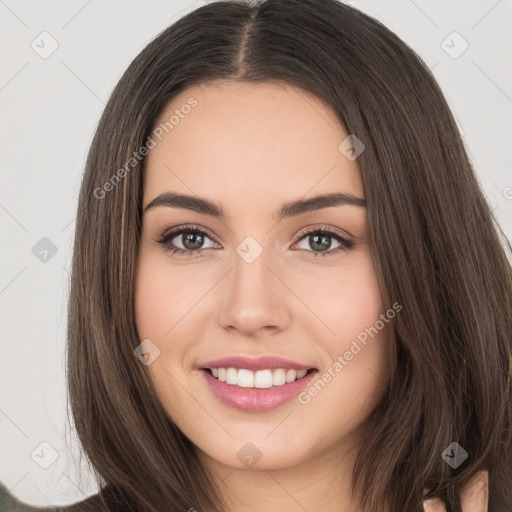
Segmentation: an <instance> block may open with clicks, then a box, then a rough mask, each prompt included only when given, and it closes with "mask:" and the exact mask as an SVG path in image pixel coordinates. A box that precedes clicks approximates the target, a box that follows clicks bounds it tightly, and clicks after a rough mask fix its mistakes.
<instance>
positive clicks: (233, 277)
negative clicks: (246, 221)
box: [217, 251, 292, 337]
mask: <svg viewBox="0 0 512 512" xmlns="http://www.w3.org/2000/svg"><path fill="white" fill-rule="evenodd" d="M269 260H270V258H268V257H267V253H266V251H263V252H262V253H261V254H260V256H259V257H258V258H256V259H255V260H254V261H252V262H248V261H246V260H244V258H243V257H241V256H239V254H235V255H234V257H233V267H232V268H231V271H230V272H229V273H228V274H227V275H226V276H225V278H224V280H223V283H222V286H221V288H220V289H219V291H220V293H219V295H220V297H219V302H218V311H217V321H218V323H219V325H221V326H222V327H223V328H224V329H226V330H228V331H232V332H233V333H234V332H238V333H239V334H240V335H244V336H247V337H255V336H256V337H257V336H264V335H268V334H274V333H277V332H280V331H283V330H285V329H286V328H287V327H288V325H289V323H290V320H291V311H290V306H291V297H290V296H291V295H292V292H291V291H290V289H289V288H288V287H287V286H286V285H285V284H284V282H283V276H280V275H279V274H280V273H282V272H279V269H278V267H277V264H275V263H273V262H272V261H269ZM272 267H275V268H272Z"/></svg>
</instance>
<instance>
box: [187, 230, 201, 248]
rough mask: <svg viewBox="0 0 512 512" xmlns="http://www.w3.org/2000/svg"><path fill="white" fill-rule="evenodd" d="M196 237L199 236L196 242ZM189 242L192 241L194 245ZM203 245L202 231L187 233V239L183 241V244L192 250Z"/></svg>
mask: <svg viewBox="0 0 512 512" xmlns="http://www.w3.org/2000/svg"><path fill="white" fill-rule="evenodd" d="M194 237H197V239H196V242H195V243H194V242H193V240H194ZM189 242H192V245H188V243H189ZM201 245H203V235H202V234H201V233H188V234H185V240H184V241H183V246H184V247H185V248H186V249H188V250H190V251H192V250H194V249H199V248H200V247H201Z"/></svg>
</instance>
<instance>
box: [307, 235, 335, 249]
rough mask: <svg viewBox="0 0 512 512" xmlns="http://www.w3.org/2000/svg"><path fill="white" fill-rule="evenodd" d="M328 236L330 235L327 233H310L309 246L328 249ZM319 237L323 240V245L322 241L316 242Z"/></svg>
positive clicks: (329, 245) (329, 242) (329, 244)
mask: <svg viewBox="0 0 512 512" xmlns="http://www.w3.org/2000/svg"><path fill="white" fill-rule="evenodd" d="M330 238H331V237H330V236H329V235H311V236H310V237H309V243H310V244H311V247H312V248H313V249H318V250H320V251H325V250H327V249H329V247H331V241H330ZM319 239H320V240H322V241H323V245H322V243H319V242H318V240H319Z"/></svg>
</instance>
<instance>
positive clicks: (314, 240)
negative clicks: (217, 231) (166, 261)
mask: <svg viewBox="0 0 512 512" xmlns="http://www.w3.org/2000/svg"><path fill="white" fill-rule="evenodd" d="M212 237H213V235H212V234H211V233H210V232H209V231H208V230H205V229H204V228H200V227H199V226H180V227H177V228H174V229H172V230H170V231H166V232H165V233H164V234H163V235H162V236H161V237H160V238H159V239H158V240H157V242H158V243H159V244H160V245H162V246H163V248H164V250H166V251H168V252H170V253H171V254H178V255H180V256H186V257H190V256H199V255H201V254H202V253H203V251H204V250H205V249H209V248H212V247H215V245H218V244H217V243H216V242H214V241H213V240H212ZM206 238H208V239H210V240H211V241H212V242H213V246H212V245H210V246H209V247H205V246H204V243H205V239H206ZM331 239H334V240H335V241H336V242H337V243H338V244H339V245H338V246H337V247H336V248H335V249H334V250H329V249H330V248H331V245H332V242H331ZM304 241H305V242H307V243H309V245H310V247H312V248H313V251H310V250H308V249H303V248H302V249H303V250H306V251H307V252H313V255H314V256H315V257H317V256H329V255H333V254H337V253H339V252H340V251H347V250H349V249H352V248H353V247H354V242H353V241H352V240H349V239H348V238H347V237H345V236H344V235H343V234H341V233H340V232H338V231H335V230H333V229H332V228H324V227H322V228H316V229H314V230H310V231H306V232H305V233H302V235H301V236H300V238H299V240H298V241H297V242H295V244H294V245H293V246H292V247H295V246H297V245H298V244H300V243H303V242H304ZM177 244H178V246H177ZM179 245H181V247H179Z"/></svg>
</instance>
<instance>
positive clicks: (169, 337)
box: [135, 82, 394, 469]
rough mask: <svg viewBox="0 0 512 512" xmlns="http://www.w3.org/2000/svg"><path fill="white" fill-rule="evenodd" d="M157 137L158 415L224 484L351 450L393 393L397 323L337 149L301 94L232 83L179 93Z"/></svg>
mask: <svg viewBox="0 0 512 512" xmlns="http://www.w3.org/2000/svg"><path fill="white" fill-rule="evenodd" d="M187 105H188V106H187ZM173 116H174V117H173ZM170 119H171V121H170V122H169V120H170ZM165 122H168V124H167V128H166V129H162V128H161V127H162V126H163V124H161V123H165ZM159 126H160V129H159ZM153 133H154V134H156V136H152V140H153V142H154V147H152V149H150V151H149V154H148V156H147V162H146V164H147V167H146V170H145V176H144V195H143V211H144V213H143V218H142V237H141V244H140V252H139V260H138V269H137V278H136V304H135V309H136V323H137V328H138V331H139V335H140V340H141V341H142V340H146V341H144V344H146V345H145V346H146V347H148V348H149V352H150V353H153V356H150V359H149V360H148V362H149V363H150V364H147V365H146V366H145V368H146V370H147V371H148V372H149V376H150V379H151V381H152V383H153V384H154V386H155V389H156V391H157V393H158V396H159V398H160V401H161V404H162V407H163V408H164V409H165V411H166V412H167V414H168V415H169V416H170V417H171V418H172V420H173V421H174V422H175V423H176V424H177V426H178V427H179V428H180V430H181V431H182V432H183V433H184V434H185V435H186V436H187V437H188V438H189V439H190V440H191V441H192V442H193V443H194V444H195V445H196V446H197V447H198V448H199V449H200V450H199V453H200V454H201V456H203V457H205V458H208V459H209V460H211V461H216V463H219V464H222V465H226V466H230V467H232V468H235V467H236V468H248V467H251V466H252V465H254V467H257V468H258V469H279V468H290V467H293V466H296V465H298V464H301V463H304V462H306V461H307V460H308V459H312V458H315V457H320V456H322V454H327V453H331V454H332V453H333V450H338V451H340V452H341V451H347V450H350V449H351V448H353V447H354V446H356V445H357V443H358V442H360V441H362V439H363V437H364V431H363V429H362V428H361V426H362V424H363V421H364V420H365V418H367V416H368V415H369V413H370V412H371V411H372V409H373V408H374V407H375V405H376V404H377V402H378V401H379V399H380V398H381V397H382V394H383V392H384V387H385V385H386V383H387V380H388V367H389V364H388V354H389V346H388V341H387V330H388V327H387V323H388V321H389V318H390V317H391V316H392V315H390V313H389V310H388V313H386V311H385V310H384V308H383V304H382V298H381V294H380V291H379V287H378V284H377V277H376V274H375V271H374V268H373V265H372V260H371V257H370V247H369V242H368V223H367V212H366V208H365V206H364V198H365V196H364V190H363V186H362V181H361V178H360V175H359V170H358V165H357V159H354V158H348V157H347V155H350V154H351V153H350V152H348V153H345V152H344V151H342V150H340V149H339V146H340V143H341V142H342V141H343V140H344V139H345V138H346V137H347V136H348V133H346V132H345V131H344V128H343V127H342V126H341V125H340V123H339V122H338V121H337V119H336V117H335V115H334V113H333V112H332V111H331V110H330V109H328V108H327V107H326V106H325V105H324V104H323V103H322V102H321V101H320V100H318V99H316V98H315V97H313V96H311V95H309V94H307V93H306V92H304V91H301V90H298V89H295V88H293V87H291V86H289V85H284V84H277V83H265V84H258V85H253V84H240V83H232V82H222V83H221V82H216V83H214V84H211V85H208V86H201V87H199V86H194V87H191V88H189V89H187V90H185V91H183V92H182V93H181V94H180V95H179V96H176V97H175V98H174V99H173V100H172V102H171V103H170V104H169V105H168V106H167V108H166V109H165V111H164V112H162V114H161V115H160V117H159V119H158V120H157V121H156V123H155V131H154V132H153ZM160 139H161V140H160ZM152 145H153V144H152ZM165 194H167V196H165ZM171 194H174V196H173V197H174V199H173V198H172V197H171ZM333 194H339V196H337V197H338V198H339V197H341V198H342V200H341V201H334V200H332V199H331V200H330V201H327V200H326V201H324V202H323V203H320V202H312V201H311V200H312V199H313V198H317V197H318V196H323V195H333ZM179 195H186V196H191V197H190V198H188V199H186V198H185V199H184V198H181V199H179ZM157 198H159V199H157ZM199 198H201V199H204V202H198V199H199ZM155 199H156V201H155ZM343 199H345V200H343ZM206 201H208V202H209V203H213V205H210V206H209V207H208V208H207V207H206V205H207V203H206ZM295 201H299V203H298V204H297V205H295V207H293V208H287V209H285V210H283V206H284V205H286V204H288V203H293V202H295ZM301 205H302V207H301ZM148 206H149V207H148ZM173 251H174V252H173ZM182 251H187V252H182ZM393 314H394V312H393ZM155 356H156V357H155ZM231 357H232V358H235V359H233V360H231V361H220V362H215V361H216V360H218V359H223V358H231ZM237 357H238V358H239V359H236V358H237ZM240 357H242V358H243V359H240ZM262 358H265V359H262ZM277 358H280V359H277ZM212 362H213V363H212ZM215 367H217V368H220V369H211V368H215ZM209 368H210V369H209ZM222 368H225V369H222ZM301 369H302V371H300V370H301ZM239 370H242V371H239ZM251 370H252V371H251ZM306 371H307V373H306V375H304V376H302V374H304V373H305V372H306ZM215 374H216V377H215V376H214V375H215ZM297 377H301V378H297ZM221 379H227V381H228V382H227V383H226V382H222V381H221ZM294 379H295V380H294ZM252 385H255V386H256V387H251V386H252ZM269 386H270V387H269Z"/></svg>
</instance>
